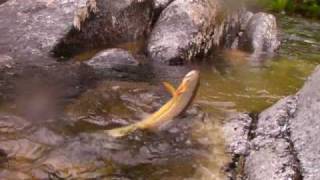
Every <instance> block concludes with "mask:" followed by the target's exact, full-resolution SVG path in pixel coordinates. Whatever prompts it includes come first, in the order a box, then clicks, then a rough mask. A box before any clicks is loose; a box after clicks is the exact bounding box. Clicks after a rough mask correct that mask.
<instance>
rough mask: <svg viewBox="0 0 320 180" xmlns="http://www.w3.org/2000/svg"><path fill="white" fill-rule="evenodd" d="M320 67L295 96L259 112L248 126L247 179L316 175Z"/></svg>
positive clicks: (299, 177) (296, 177)
mask: <svg viewBox="0 0 320 180" xmlns="http://www.w3.org/2000/svg"><path fill="white" fill-rule="evenodd" d="M319 83H320V68H319V67H318V68H317V69H316V71H315V72H314V73H313V75H311V77H310V78H309V79H308V81H307V82H306V84H305V85H304V87H303V88H302V89H301V90H300V91H299V92H298V93H297V95H296V96H290V97H286V98H284V99H282V100H280V101H279V102H278V103H276V104H275V105H273V106H272V107H270V108H269V109H267V110H265V111H263V112H262V113H261V114H260V115H259V118H258V119H257V120H256V123H257V124H256V128H254V129H252V130H251V131H252V132H253V133H252V134H253V135H254V137H253V139H252V140H251V141H250V143H251V150H250V153H249V155H248V157H247V158H246V163H245V174H246V176H247V177H248V179H288V178H289V179H302V178H303V179H308V180H314V179H319V178H320V172H319V161H320V156H319V151H320V148H319V143H320V141H319V138H318V137H319V135H320V129H319V127H320V121H319V119H320V117H319V116H320V113H319V111H320V109H319V107H320V104H319V102H320V89H319V86H318V84H319Z"/></svg>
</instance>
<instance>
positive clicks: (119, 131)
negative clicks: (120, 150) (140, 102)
mask: <svg viewBox="0 0 320 180" xmlns="http://www.w3.org/2000/svg"><path fill="white" fill-rule="evenodd" d="M137 129H138V126H137V125H136V124H132V125H128V126H125V127H120V128H115V129H111V130H106V131H105V133H107V134H108V135H109V136H111V137H114V138H120V137H123V136H127V135H129V134H130V133H132V132H134V131H135V130H137Z"/></svg>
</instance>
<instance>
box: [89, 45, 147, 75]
mask: <svg viewBox="0 0 320 180" xmlns="http://www.w3.org/2000/svg"><path fill="white" fill-rule="evenodd" d="M85 64H86V65H88V66H89V67H91V68H93V69H94V71H95V73H96V74H97V76H98V77H105V78H111V79H131V80H134V79H136V80H138V79H146V78H148V74H150V72H147V67H146V66H147V65H146V64H145V63H144V62H141V61H138V60H137V59H136V58H135V57H134V56H133V55H132V54H130V53H129V52H128V51H126V50H122V49H117V48H114V49H108V50H105V51H102V52H99V53H98V54H97V55H95V56H94V57H93V58H91V59H90V60H88V61H86V62H85Z"/></svg>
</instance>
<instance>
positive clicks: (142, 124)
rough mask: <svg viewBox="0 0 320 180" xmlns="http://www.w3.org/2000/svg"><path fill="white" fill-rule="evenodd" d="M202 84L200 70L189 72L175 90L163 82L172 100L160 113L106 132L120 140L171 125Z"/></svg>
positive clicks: (157, 112)
mask: <svg viewBox="0 0 320 180" xmlns="http://www.w3.org/2000/svg"><path fill="white" fill-rule="evenodd" d="M199 84H200V73H199V71H198V70H192V71H190V72H188V73H187V74H186V75H185V76H184V78H183V80H182V82H181V84H180V85H179V86H178V88H177V89H175V88H174V87H173V86H172V85H171V84H170V83H168V82H163V85H164V87H165V89H166V90H167V91H168V92H169V93H170V94H171V96H172V98H171V99H170V100H169V101H168V102H167V103H165V104H164V105H163V106H162V107H161V108H160V109H159V110H158V111H156V112H154V113H153V114H151V115H150V116H149V117H147V118H145V119H144V120H141V121H139V122H136V123H133V124H131V125H127V126H124V127H119V128H115V129H111V130H105V133H106V134H108V135H109V136H112V137H115V138H120V137H124V136H127V135H129V134H130V133H132V132H134V131H136V130H138V129H140V130H146V129H147V130H154V129H157V128H159V127H163V125H166V124H168V123H170V122H171V121H172V120H173V119H174V118H176V117H178V116H179V115H181V114H182V113H183V112H184V111H185V110H186V109H187V108H188V107H189V105H190V104H191V103H192V101H193V99H194V97H195V96H196V93H197V90H198V87H199Z"/></svg>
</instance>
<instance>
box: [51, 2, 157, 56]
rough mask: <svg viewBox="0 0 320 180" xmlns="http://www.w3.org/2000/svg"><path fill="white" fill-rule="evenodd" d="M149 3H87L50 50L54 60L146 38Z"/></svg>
mask: <svg viewBox="0 0 320 180" xmlns="http://www.w3.org/2000/svg"><path fill="white" fill-rule="evenodd" d="M152 10H153V3H152V1H149V0H119V1H113V0H90V1H88V2H87V5H86V6H85V7H82V8H81V9H78V10H77V12H76V15H75V19H74V26H75V29H72V30H71V31H70V32H69V33H68V34H67V35H66V36H65V38H64V39H63V41H60V43H59V44H58V45H57V46H56V47H55V48H54V52H55V54H56V55H57V56H60V55H62V56H72V55H74V54H75V53H79V52H80V51H82V50H83V49H87V48H93V47H101V46H107V47H112V46H115V45H116V44H119V43H125V42H133V41H136V40H140V39H145V38H147V35H148V34H149V31H150V28H151V23H152V18H153V11H152Z"/></svg>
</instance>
